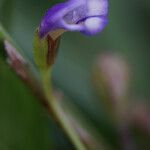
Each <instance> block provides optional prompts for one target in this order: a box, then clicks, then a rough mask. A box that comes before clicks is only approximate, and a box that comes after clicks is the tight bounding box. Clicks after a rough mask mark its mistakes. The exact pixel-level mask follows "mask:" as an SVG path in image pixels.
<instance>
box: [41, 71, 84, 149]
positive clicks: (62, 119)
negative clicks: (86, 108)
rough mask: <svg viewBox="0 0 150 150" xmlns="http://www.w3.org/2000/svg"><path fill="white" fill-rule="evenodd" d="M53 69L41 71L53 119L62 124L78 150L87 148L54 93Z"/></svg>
mask: <svg viewBox="0 0 150 150" xmlns="http://www.w3.org/2000/svg"><path fill="white" fill-rule="evenodd" d="M50 72H51V70H46V71H42V72H41V77H42V84H43V91H44V93H45V97H46V99H47V101H48V105H49V109H50V110H51V113H52V117H53V119H54V120H55V121H56V122H57V123H58V124H59V125H60V126H61V128H62V129H63V130H64V132H65V133H66V134H67V136H68V137H69V139H70V140H71V142H72V143H73V144H74V146H75V147H76V149H77V150H86V147H85V145H84V144H83V143H82V142H81V141H80V138H79V136H78V134H77V133H76V132H75V130H74V129H73V128H72V126H71V125H70V122H69V120H68V118H67V117H66V116H65V115H64V113H63V112H62V109H61V107H60V105H59V104H58V102H57V100H56V99H55V97H54V96H53V94H52V89H51V86H50V85H51V83H50V80H49V79H50V75H51V73H50Z"/></svg>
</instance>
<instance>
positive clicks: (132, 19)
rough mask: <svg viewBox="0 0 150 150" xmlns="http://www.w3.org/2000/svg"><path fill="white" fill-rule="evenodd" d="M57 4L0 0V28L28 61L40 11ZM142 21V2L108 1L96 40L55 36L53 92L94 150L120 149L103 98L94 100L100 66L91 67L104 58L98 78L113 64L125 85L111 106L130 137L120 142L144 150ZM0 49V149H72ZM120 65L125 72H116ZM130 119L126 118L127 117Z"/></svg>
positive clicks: (145, 11)
mask: <svg viewBox="0 0 150 150" xmlns="http://www.w3.org/2000/svg"><path fill="white" fill-rule="evenodd" d="M60 1H61V0H38V1H35V0H0V23H1V24H2V25H3V26H4V28H5V29H6V31H8V33H9V34H10V35H11V37H12V38H13V39H14V41H15V42H16V43H17V44H18V45H19V46H20V48H21V49H22V50H23V51H24V53H25V55H26V56H27V57H28V58H29V59H30V60H31V61H32V62H33V57H32V41H33V40H32V39H33V33H34V31H35V29H36V27H37V26H38V25H39V22H40V18H41V17H42V15H43V14H44V12H45V10H46V9H48V8H49V7H50V6H52V5H53V4H55V3H58V2H60ZM149 18H150V1H149V0H142V1H141V0H132V1H131V0H113V1H109V23H108V25H107V27H106V28H105V29H104V31H103V32H102V33H100V34H99V35H97V36H94V37H86V36H84V35H81V34H80V33H69V32H68V33H65V34H64V35H63V36H62V39H61V43H60V48H59V53H58V56H57V60H56V63H55V65H54V69H53V85H54V88H55V89H56V90H58V91H61V92H62V93H63V95H65V96H64V97H65V98H64V99H66V101H67V103H69V104H70V103H71V105H73V106H74V107H75V108H76V109H77V110H78V111H79V113H80V114H82V117H83V118H86V122H87V124H88V123H90V126H92V128H94V130H95V131H96V134H98V135H99V136H100V137H101V139H102V141H104V142H103V143H104V148H102V150H103V149H104V150H105V149H114V150H117V149H118V150H122V149H123V148H122V147H123V146H122V144H121V141H120V135H119V134H118V128H120V127H118V125H116V123H114V122H116V119H115V117H113V113H112V116H110V115H109V114H110V112H111V110H110V109H108V108H107V107H104V105H103V101H104V100H105V98H106V97H107V96H103V94H99V93H101V91H102V90H101V76H102V73H103V67H101V65H100V67H99V64H101V63H103V61H101V60H100V59H101V58H103V57H104V58H105V57H106V58H107V56H108V59H106V62H107V60H108V62H109V63H110V64H112V66H111V65H108V68H109V67H110V68H109V69H108V70H106V73H107V72H108V74H109V72H114V70H113V69H112V68H113V67H114V66H113V64H115V66H117V65H118V67H119V68H121V69H120V70H121V72H124V73H123V75H122V76H123V77H122V76H121V79H120V78H118V80H119V81H120V80H121V81H120V82H121V83H122V82H123V85H124V84H127V90H125V93H123V95H125V97H126V99H125V100H126V101H127V102H125V104H124V103H123V105H121V107H119V109H124V107H126V106H128V107H129V108H130V109H128V115H127V118H126V117H125V120H130V121H129V122H132V123H131V124H132V125H131V129H130V130H131V132H130V136H129V135H128V131H126V132H125V135H126V133H127V135H126V136H127V137H128V136H129V138H127V139H130V137H131V138H132V139H131V140H130V142H131V143H130V142H129V143H130V144H129V143H128V142H127V144H126V145H128V144H129V145H130V146H129V148H126V149H131V150H132V149H139V150H140V149H144V150H148V149H150V144H149V142H150V119H149V112H150V111H149V102H150V101H149V99H150V79H149V77H150V67H149V65H150V28H149V27H150V19H149ZM0 45H1V46H0V150H20V149H21V150H27V149H28V150H34V149H35V150H41V149H44V150H46V149H54V150H60V149H64V150H70V149H74V148H73V146H72V144H71V143H70V142H69V140H68V139H67V138H66V136H65V135H64V134H63V133H62V131H61V130H60V129H59V128H58V127H57V126H56V125H55V123H54V122H53V121H52V120H51V118H50V117H49V116H48V115H47V113H46V112H45V111H44V110H43V108H42V107H41V105H40V103H39V102H38V101H37V100H36V98H35V97H34V96H33V95H32V92H31V91H30V89H28V88H27V87H26V86H25V85H24V83H23V82H22V81H21V80H20V79H19V78H18V77H17V76H16V75H15V73H13V72H12V70H11V69H10V68H9V67H8V65H7V64H6V60H5V58H4V56H3V51H4V50H3V46H2V45H3V44H2V42H1V44H0ZM117 56H118V57H119V58H118V57H117ZM109 59H110V61H109ZM116 59H117V61H116ZM118 59H119V60H118ZM102 60H103V59H102ZM104 62H105V59H104ZM122 62H123V64H124V63H125V65H123V66H119V65H120V64H121V63H122ZM106 66H107V65H106ZM123 67H125V68H126V67H127V68H128V69H124V68H123ZM95 72H96V76H95ZM104 72H105V71H104ZM97 73H99V74H100V75H99V74H98V75H97ZM125 74H127V76H128V77H126V76H125ZM97 76H98V77H97ZM104 76H105V75H104ZM99 77H100V78H99ZM108 78H109V75H108ZM95 79H96V80H95ZM99 80H100V83H99ZM106 80H107V74H106ZM95 81H96V82H95ZM116 82H117V79H116ZM97 84H100V85H97ZM107 84H108V85H109V84H111V81H110V82H109V83H107ZM99 86H100V87H99ZM111 87H113V86H111ZM110 90H112V89H111V88H110ZM107 92H108V93H107V94H106V93H105V94H106V95H108V94H110V93H109V90H108V91H107ZM112 95H113V94H112ZM112 95H111V94H110V95H109V96H108V97H111V96H112ZM106 99H109V98H106ZM110 99H111V98H110ZM110 99H109V100H108V104H106V105H107V106H110V105H111V107H113V105H115V104H116V103H117V102H116V101H115V102H114V103H112V101H111V100H110ZM112 99H113V98H112ZM115 100H118V99H117V98H116V99H115ZM119 103H120V102H119ZM126 103H127V104H126ZM114 107H115V106H114ZM122 107H123V108H122ZM119 111H120V110H119ZM125 111H127V110H126V109H125ZM123 113H124V112H123ZM114 114H115V112H114ZM132 114H133V118H132V117H130V115H131V116H132ZM118 118H119V117H118ZM118 120H119V119H118ZM117 122H118V121H117ZM125 135H123V137H126V136H125ZM101 139H99V140H100V141H101ZM125 141H126V140H125ZM123 143H124V142H123ZM131 145H132V146H131ZM127 147H128V146H127ZM97 150H98V149H97Z"/></svg>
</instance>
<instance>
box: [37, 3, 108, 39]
mask: <svg viewBox="0 0 150 150" xmlns="http://www.w3.org/2000/svg"><path fill="white" fill-rule="evenodd" d="M107 13H108V1H107V0H69V1H67V2H64V3H60V4H57V5H55V6H53V7H52V8H51V9H49V10H48V11H47V12H46V14H45V16H44V17H43V18H42V21H41V24H40V27H39V36H40V38H43V37H44V36H45V35H47V34H48V33H49V32H51V31H54V30H57V29H64V30H69V31H80V32H81V33H84V34H86V35H94V34H96V33H98V32H101V31H102V29H103V28H104V27H105V25H106V24H107V22H108V21H107Z"/></svg>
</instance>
